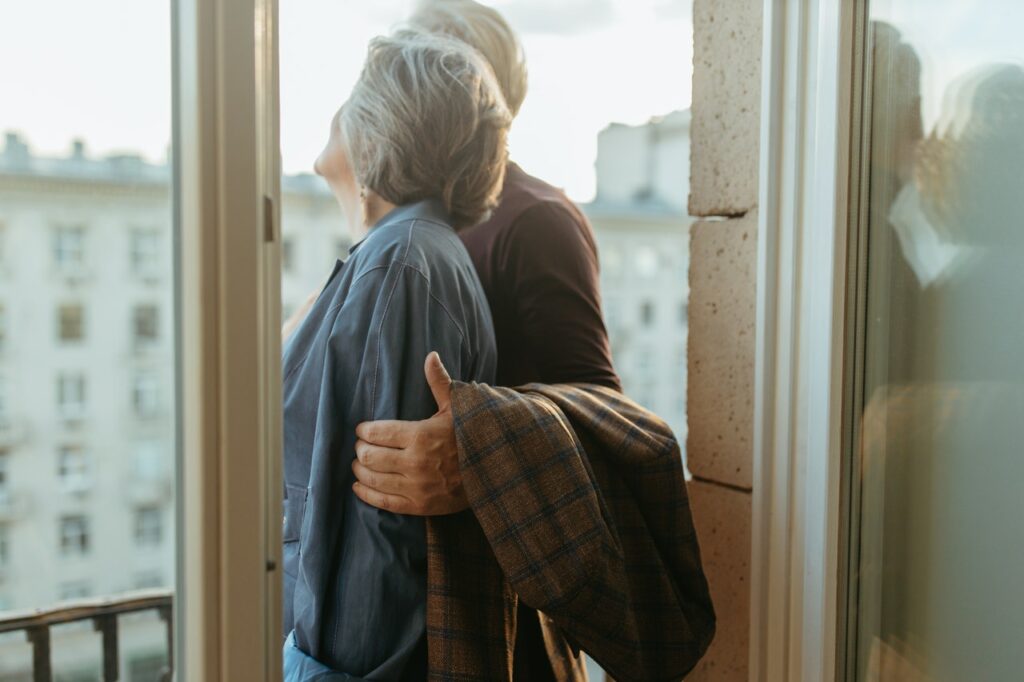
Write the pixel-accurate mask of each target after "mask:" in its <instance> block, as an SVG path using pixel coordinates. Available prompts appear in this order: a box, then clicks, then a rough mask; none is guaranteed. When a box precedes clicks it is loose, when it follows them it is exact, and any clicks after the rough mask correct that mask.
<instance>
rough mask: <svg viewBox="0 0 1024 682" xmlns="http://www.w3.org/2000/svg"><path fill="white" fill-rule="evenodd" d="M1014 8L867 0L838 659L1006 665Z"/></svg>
mask: <svg viewBox="0 0 1024 682" xmlns="http://www.w3.org/2000/svg"><path fill="white" fill-rule="evenodd" d="M1021 26H1024V5H1022V4H1021V3H1019V2H1016V1H1012V0H1003V1H999V0H971V1H966V2H965V1H963V0H876V1H874V2H872V3H871V24H870V27H871V29H870V37H871V41H872V42H871V47H872V60H871V61H872V63H873V67H872V75H871V76H870V78H871V80H870V87H869V88H866V90H867V91H868V92H869V94H870V115H869V116H868V119H869V123H870V141H871V145H870V159H869V161H870V215H869V256H868V257H869V262H868V299H867V300H868V305H867V343H866V346H865V349H866V359H865V372H866V374H865V393H864V395H865V406H864V413H863V426H862V434H863V448H862V453H861V454H862V461H861V471H862V478H861V482H860V484H861V489H860V500H861V502H860V510H861V512H860V524H859V525H860V538H859V582H858V584H857V588H858V593H857V594H858V597H857V600H858V601H857V609H856V614H857V624H856V627H855V628H854V629H855V631H856V637H857V640H856V651H857V656H856V666H857V679H863V680H900V681H904V680H911V681H914V680H942V681H944V680H948V681H951V682H952V681H954V680H980V679H984V680H992V681H996V682H997V681H1001V680H1019V679H1021V671H1022V670H1024V647H1021V641H1022V640H1024V592H1022V591H1021V590H1020V586H1019V578H1020V575H1021V574H1022V573H1024V524H1022V523H1021V518H1022V513H1024V505H1022V503H1021V500H1022V499H1024V498H1022V496H1021V493H1020V489H1019V488H1020V481H1022V480H1024V452H1022V450H1021V443H1024V369H1022V368H1024V364H1022V363H1021V360H1020V349H1021V348H1022V342H1024V314H1022V309H1021V302H1022V301H1024V269H1022V268H1021V263H1022V262H1024V225H1022V222H1021V221H1022V219H1021V215H1024V204H1022V199H1024V183H1022V180H1021V177H1022V173H1021V170H1022V167H1021V164H1022V159H1024V43H1022V42H1021V40H1020V27H1021Z"/></svg>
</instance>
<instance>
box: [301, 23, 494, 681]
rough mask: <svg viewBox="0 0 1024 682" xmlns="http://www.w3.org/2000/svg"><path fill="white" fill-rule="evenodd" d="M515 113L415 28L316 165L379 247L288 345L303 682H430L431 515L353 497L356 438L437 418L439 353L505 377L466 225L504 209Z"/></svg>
mask: <svg viewBox="0 0 1024 682" xmlns="http://www.w3.org/2000/svg"><path fill="white" fill-rule="evenodd" d="M413 86H414V87H413ZM510 118H511V117H510V115H509V112H508V109H507V107H506V105H505V101H504V98H503V97H502V95H501V92H500V90H499V88H498V86H497V84H496V83H495V80H494V76H493V74H492V73H491V71H490V69H489V67H488V66H487V65H486V63H485V62H484V61H483V59H482V58H481V57H480V56H479V55H478V54H477V53H476V52H474V51H473V50H471V49H470V48H468V47H467V46H466V45H465V44H464V43H461V42H457V41H454V40H450V39H445V38H442V37H437V36H429V35H426V34H417V33H413V32H400V33H398V34H395V35H394V36H392V37H388V38H378V39H376V40H375V41H374V42H373V43H372V44H371V47H370V51H369V55H368V57H367V61H366V64H365V66H364V69H363V72H362V75H361V76H360V79H359V81H358V83H357V84H356V86H355V88H354V89H353V91H352V94H351V96H350V97H349V100H348V101H347V102H346V103H345V105H344V106H342V108H341V109H340V110H339V112H338V114H337V115H336V116H335V118H334V120H333V121H332V122H331V131H330V139H329V141H328V143H327V146H326V147H325V148H324V150H323V152H322V154H321V155H320V157H319V158H318V159H317V162H316V170H317V172H318V173H320V174H321V175H323V176H324V177H325V178H326V179H327V181H328V184H329V185H330V186H331V189H332V191H333V192H334V194H335V195H336V197H337V198H338V201H339V203H340V204H341V207H342V209H343V210H344V212H345V213H346V214H347V217H348V222H349V225H350V226H353V227H354V228H355V229H357V230H359V231H361V232H362V233H363V234H362V235H361V236H362V237H363V238H362V239H361V241H359V242H358V243H357V244H356V245H355V246H354V247H353V248H352V249H351V251H350V255H349V257H348V259H347V260H346V261H345V262H344V263H342V262H340V261H339V262H338V263H337V264H336V265H335V268H334V272H333V274H332V275H331V277H330V279H329V280H328V282H327V284H326V286H325V287H324V289H323V291H322V292H321V293H320V294H319V296H318V297H317V298H316V299H315V300H314V301H313V302H312V305H311V307H310V309H309V311H308V314H306V316H305V319H304V321H302V323H301V324H300V325H299V326H298V327H297V328H296V329H295V330H294V332H293V333H292V334H291V336H290V337H289V339H288V343H287V345H286V347H285V351H284V359H283V371H284V386H283V388H284V478H285V484H286V490H285V498H286V499H285V518H284V534H283V535H284V542H285V549H284V573H285V583H284V588H285V589H284V591H285V598H284V627H285V630H286V634H288V639H287V642H286V644H285V651H284V666H285V679H286V680H288V681H289V682H294V681H298V680H313V679H316V680H324V679H338V680H358V679H364V678H365V679H374V680H423V679H425V678H426V674H427V672H426V668H427V654H426V617H425V609H426V598H427V596H426V574H427V565H426V564H427V547H426V536H425V531H424V521H423V519H422V518H419V517H414V516H400V515H398V514H394V513H392V512H389V511H385V510H381V509H377V508H375V507H371V506H369V505H366V504H364V503H363V502H362V501H360V500H359V499H358V498H357V497H356V495H355V494H354V493H353V491H352V483H353V481H354V477H353V474H352V470H351V463H352V461H353V460H354V459H355V440H356V439H355V428H356V425H357V424H358V423H359V422H361V421H365V420H368V419H397V418H402V419H422V418H425V417H427V416H429V415H430V414H432V413H433V412H434V411H435V410H436V408H437V406H436V405H435V402H434V399H433V397H432V396H431V393H430V390H429V388H428V386H427V384H426V382H425V381H424V379H423V371H422V366H423V358H425V357H426V356H427V354H428V353H429V352H431V351H435V350H436V351H440V352H442V353H444V354H445V358H446V361H447V363H448V367H449V369H450V371H451V372H452V374H453V375H454V376H456V377H458V378H461V379H463V380H466V381H491V380H493V379H494V369H495V361H496V351H495V345H494V332H493V328H492V323H491V316H490V312H489V311H488V309H487V304H486V297H485V295H484V292H483V290H482V289H481V286H480V282H479V279H478V278H477V276H476V273H475V271H474V269H473V265H472V263H471V262H470V260H469V256H468V254H467V253H466V249H465V247H464V246H463V245H462V243H461V242H460V240H459V238H458V236H457V234H456V231H457V230H460V229H464V228H466V227H469V226H472V225H474V224H476V223H478V222H479V221H480V220H482V219H483V218H484V217H485V216H486V215H487V214H488V212H489V211H490V210H491V209H493V207H494V205H495V204H496V201H497V197H498V193H499V191H500V188H501V182H502V177H503V174H504V169H505V162H506V134H507V131H508V126H509V122H510Z"/></svg>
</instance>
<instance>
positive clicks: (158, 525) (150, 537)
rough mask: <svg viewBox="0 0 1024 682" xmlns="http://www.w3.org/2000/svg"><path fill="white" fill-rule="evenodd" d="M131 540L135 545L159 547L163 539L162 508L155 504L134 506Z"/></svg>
mask: <svg viewBox="0 0 1024 682" xmlns="http://www.w3.org/2000/svg"><path fill="white" fill-rule="evenodd" d="M132 540H133V542H134V543H135V546H136V547H159V546H160V545H161V544H163V541H164V517H163V510H162V509H160V507H158V506H156V505H144V506H141V507H136V508H135V518H134V524H133V528H132Z"/></svg>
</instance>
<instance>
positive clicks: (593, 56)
mask: <svg viewBox="0 0 1024 682" xmlns="http://www.w3.org/2000/svg"><path fill="white" fill-rule="evenodd" d="M416 4H418V3H416V2H414V1H413V0H399V1H396V2H387V3H382V2H379V1H378V0H360V1H359V2H349V3H338V2H332V1H328V0H316V1H314V2H303V3H295V2H292V3H281V7H280V14H281V16H280V27H281V36H280V59H281V74H280V76H281V78H280V80H281V145H282V161H283V166H284V171H285V177H284V179H283V190H284V199H283V229H282V232H283V251H282V269H283V272H282V286H281V290H282V298H283V301H282V306H283V317H284V318H285V319H287V318H288V317H289V316H290V315H291V314H292V313H294V312H295V311H297V310H300V309H301V308H302V304H303V302H304V301H306V300H307V298H308V297H309V295H310V294H311V293H313V292H315V291H316V290H317V289H318V287H320V286H322V284H323V282H324V281H325V279H326V278H327V277H328V276H329V275H330V274H331V271H332V267H333V265H334V263H335V259H339V258H340V259H342V260H344V259H345V258H346V257H347V256H348V248H349V246H350V244H351V243H352V239H351V237H350V236H349V234H350V233H349V230H348V227H347V226H346V224H345V221H344V218H343V217H342V213H341V211H340V210H339V209H338V207H337V205H336V203H335V201H334V199H333V197H332V196H331V195H330V193H329V190H328V187H327V185H326V184H325V183H324V182H323V181H322V180H321V179H320V178H319V177H316V176H315V175H312V174H311V173H312V166H313V162H314V160H315V159H316V157H317V155H318V154H319V153H320V150H321V149H322V148H323V146H324V143H325V142H326V140H327V135H328V132H329V125H330V123H331V119H332V116H333V115H334V113H335V111H336V110H337V109H338V107H339V106H340V105H341V104H342V102H344V100H345V99H346V98H347V96H348V94H349V90H350V89H351V87H352V85H353V84H354V83H355V81H356V79H357V77H358V75H359V72H360V69H361V66H362V64H363V61H364V58H365V56H366V49H367V44H368V41H369V40H370V39H371V38H372V37H373V36H375V35H379V34H382V33H387V32H388V31H389V30H390V29H391V28H392V27H393V26H394V25H396V24H398V23H400V22H402V21H404V20H406V19H407V18H408V17H409V16H410V14H411V12H412V10H413V8H414V6H415V5H416ZM483 4H485V5H489V6H493V7H495V8H496V9H498V10H499V11H500V12H502V13H503V14H504V16H505V17H506V19H507V20H508V22H509V23H510V24H511V25H512V27H513V29H514V30H516V32H517V33H518V34H519V38H520V40H521V41H522V43H523V46H524V49H525V53H526V59H527V65H528V70H529V91H528V94H527V95H526V99H525V102H524V104H523V107H522V110H521V111H520V113H519V115H518V116H517V118H516V120H515V122H514V124H513V126H512V132H511V136H510V143H509V147H510V156H511V159H512V161H514V162H516V163H517V164H518V165H519V166H520V167H522V169H523V170H524V171H525V172H526V173H529V174H531V175H533V176H536V177H538V178H540V179H541V180H543V181H545V182H547V183H550V184H551V185H554V186H555V187H558V188H564V190H565V193H566V194H567V196H568V197H569V198H570V199H571V200H573V201H574V202H576V203H577V204H578V205H579V206H580V208H581V209H582V211H583V213H584V214H585V215H586V217H587V219H588V221H589V223H590V225H591V226H592V228H593V232H594V236H595V241H596V243H597V249H598V252H599V255H600V261H601V273H600V288H601V296H602V305H603V313H604V320H605V324H606V327H607V331H608V335H609V338H610V342H611V349H612V355H613V361H614V365H615V369H616V371H617V372H618V374H619V376H620V378H621V380H622V383H623V386H624V389H625V391H626V393H628V394H629V395H630V396H631V397H632V398H633V399H635V400H637V401H639V402H641V403H643V404H644V405H645V406H647V407H648V408H650V409H652V410H653V411H654V412H656V413H657V414H659V415H660V416H662V417H663V418H664V419H665V420H666V421H667V422H668V423H669V424H670V425H671V426H672V427H673V429H674V430H675V433H676V435H677V437H678V439H679V440H680V442H681V443H683V442H685V439H686V336H687V328H688V320H687V314H686V311H687V299H688V282H687V270H688V260H689V248H688V245H689V235H688V230H689V225H690V222H691V220H690V219H689V218H688V216H687V198H688V194H689V189H688V182H689V122H690V117H689V111H688V108H689V105H690V77H689V75H688V73H687V71H688V69H689V65H690V64H691V63H692V39H691V35H692V28H691V14H692V3H691V2H690V1H689V0H674V1H671V2H666V1H664V0H611V1H609V2H601V3H586V2H573V3H547V4H544V3H532V2H516V1H509V2H488V1H486V0H485V2H484V3H483ZM609 45H616V46H618V47H617V48H616V49H614V50H609V49H608V46H609ZM325 70H326V72H327V73H328V75H327V76H326V77H325V75H324V74H325ZM553 150H554V151H553ZM498 346H499V359H498V365H499V369H498V373H499V375H500V374H501V373H502V369H501V365H502V360H501V357H500V356H501V350H500V349H501V341H500V339H499V344H498ZM530 380H543V377H541V376H536V377H531V378H530ZM523 383H525V382H523ZM591 674H592V679H597V680H600V679H602V678H603V674H602V673H600V670H599V668H597V666H596V665H593V663H592V662H591Z"/></svg>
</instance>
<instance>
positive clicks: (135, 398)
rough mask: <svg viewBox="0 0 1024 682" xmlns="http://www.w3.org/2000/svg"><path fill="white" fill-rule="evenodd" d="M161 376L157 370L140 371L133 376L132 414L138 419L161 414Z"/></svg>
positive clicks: (150, 417) (151, 417)
mask: <svg viewBox="0 0 1024 682" xmlns="http://www.w3.org/2000/svg"><path fill="white" fill-rule="evenodd" d="M160 394H161V391H160V377H159V375H157V374H156V373H155V372H151V371H145V372H138V373H137V374H136V375H135V376H134V377H133V378H132V414H133V415H134V416H135V418H136V419H153V418H154V417H156V416H158V415H159V414H160V407H161V405H160Z"/></svg>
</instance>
